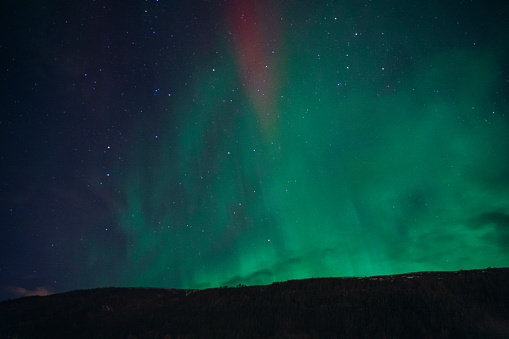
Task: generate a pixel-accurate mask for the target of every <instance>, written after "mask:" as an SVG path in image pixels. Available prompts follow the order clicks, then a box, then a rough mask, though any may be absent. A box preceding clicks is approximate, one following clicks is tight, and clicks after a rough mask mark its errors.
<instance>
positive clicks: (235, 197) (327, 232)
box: [118, 30, 509, 288]
mask: <svg viewBox="0 0 509 339" xmlns="http://www.w3.org/2000/svg"><path fill="white" fill-rule="evenodd" d="M300 33H302V32H300ZM295 34H297V33H295ZM319 34H320V32H319V31H318V30H317V31H312V32H310V36H309V38H308V39H306V40H305V41H303V42H301V43H296V41H299V39H298V37H297V36H292V33H290V32H286V37H285V39H286V44H285V45H284V46H281V49H280V50H281V53H282V54H283V55H280V56H279V57H278V58H279V59H278V60H280V61H279V62H280V63H281V65H280V67H281V69H282V71H280V72H279V73H280V76H281V79H279V83H280V86H279V88H278V93H277V95H275V97H276V98H277V102H275V103H274V105H273V106H274V107H277V112H274V114H277V115H278V118H277V119H275V124H276V125H274V126H272V128H273V132H271V133H270V135H269V134H267V133H265V132H264V131H263V129H262V128H261V127H260V124H259V123H258V122H257V115H256V114H255V112H254V108H253V105H252V104H250V101H249V100H248V98H246V93H244V92H243V88H242V86H239V85H238V81H237V79H236V76H237V75H236V70H235V66H234V63H235V61H234V60H232V59H230V58H232V57H231V56H230V57H228V56H227V55H229V51H228V50H227V49H225V50H223V51H221V54H222V55H224V56H225V57H224V59H221V60H219V59H214V60H213V61H214V62H216V63H215V64H214V65H212V62H211V61H209V60H203V64H201V65H199V67H197V68H196V73H195V74H193V79H195V80H194V82H192V83H190V84H189V86H187V87H186V90H183V91H181V92H180V93H177V94H174V95H172V98H171V100H170V99H168V108H167V109H168V111H171V112H173V115H172V116H178V117H179V118H178V119H176V120H175V118H173V119H174V120H172V121H169V120H166V119H162V121H161V125H160V126H159V128H160V130H161V131H162V132H161V133H160V134H159V135H158V138H157V139H156V140H146V141H144V142H141V143H140V144H138V145H137V147H138V149H133V150H132V154H131V157H132V160H131V165H130V168H129V169H130V171H129V173H128V176H127V180H126V182H124V183H121V184H120V185H121V186H122V187H123V188H124V189H123V192H124V194H125V195H126V197H125V199H126V202H125V204H124V206H123V207H121V208H119V211H118V220H119V225H120V230H121V232H122V233H123V234H125V236H126V239H127V242H126V255H125V262H124V266H123V270H124V271H125V273H124V277H123V281H122V283H123V284H124V285H129V286H159V287H181V288H204V287H214V286H221V285H230V286H232V285H236V284H238V283H242V284H248V285H249V284H269V283H271V282H273V281H282V280H288V279H300V278H309V277H322V276H367V275H378V274H393V273H403V272H410V271H428V270H457V269H471V268H483V267H487V266H494V267H497V266H507V264H508V262H509V261H508V259H509V254H508V252H507V250H506V249H507V244H508V243H509V226H508V221H507V215H508V214H509V194H508V193H507V184H508V182H507V179H505V178H506V176H507V173H508V171H507V170H508V169H509V158H508V157H507V149H509V138H508V137H507V130H508V125H507V118H506V117H505V116H504V114H507V113H508V111H507V107H500V106H498V108H496V109H492V102H493V99H492V96H493V93H494V90H493V88H494V86H496V84H497V71H496V70H497V67H499V66H500V65H499V61H498V60H497V59H496V57H492V56H490V53H489V51H488V52H486V53H482V54H481V53H477V52H473V51H471V50H457V49H456V50H451V51H446V52H443V51H442V52H441V53H437V54H435V55H423V56H419V59H417V58H416V59H417V60H413V61H412V64H411V65H405V66H403V67H405V68H404V69H403V70H400V73H397V74H396V73H395V72H396V71H394V70H392V69H391V66H390V64H389V61H390V60H392V59H391V56H389V57H387V58H383V57H380V58H375V57H373V55H370V54H364V53H363V51H366V46H369V41H368V42H364V45H363V43H362V42H360V41H362V40H361V39H362V38H358V40H357V41H354V38H351V39H352V44H351V45H352V46H351V47H350V50H347V48H346V47H345V46H346V43H342V44H340V45H339V44H338V45H331V44H330V42H329V41H328V40H324V39H321V38H318V35H319ZM330 39H332V38H330ZM338 39H339V38H338ZM366 39H367V38H366ZM339 40H340V41H343V40H341V39H339ZM354 44H357V45H355V46H354ZM318 54H320V56H318ZM346 54H349V56H348V57H347V56H346ZM212 66H213V67H214V69H215V71H214V72H211V71H210V70H211V69H212ZM347 67H348V69H347ZM382 67H384V70H382ZM391 72H394V73H393V74H391ZM338 84H339V85H338ZM387 86H389V87H387ZM175 98H176V99H175ZM230 100H231V101H230ZM494 110H496V111H495V112H493V111H494ZM268 135H269V136H268ZM504 185H505V186H504Z"/></svg>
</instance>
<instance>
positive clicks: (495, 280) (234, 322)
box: [0, 268, 509, 339]
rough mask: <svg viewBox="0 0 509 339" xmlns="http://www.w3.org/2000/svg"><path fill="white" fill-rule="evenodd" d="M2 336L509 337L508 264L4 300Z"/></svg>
mask: <svg viewBox="0 0 509 339" xmlns="http://www.w3.org/2000/svg"><path fill="white" fill-rule="evenodd" d="M0 337H1V338H42V337H48V338H50V337H51V338H165V339H167V338H345V337H346V338H411V337H413V338H509V268H498V269H491V268H488V269H482V270H471V271H457V272H420V273H409V274H401V275H391V276H377V277H366V278H316V279H305V280H291V281H286V282H277V283H273V284H271V285H266V286H242V285H239V286H237V287H222V288H215V289H206V290H178V289H156V288H100V289H94V290H79V291H73V292H68V293H63V294H56V295H51V296H46V297H26V298H20V299H16V300H8V301H4V302H2V303H0Z"/></svg>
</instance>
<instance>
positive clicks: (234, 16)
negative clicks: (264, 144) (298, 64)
mask: <svg viewBox="0 0 509 339" xmlns="http://www.w3.org/2000/svg"><path fill="white" fill-rule="evenodd" d="M228 20H229V23H230V27H231V30H232V35H233V41H234V44H235V45H234V48H235V55H236V60H237V68H238V74H239V77H240V79H241V81H242V84H243V86H244V88H245V92H246V95H247V96H248V98H249V100H250V101H251V103H252V105H253V108H254V110H255V112H256V116H257V120H258V122H259V124H260V128H261V129H262V132H263V133H264V134H265V135H266V136H267V135H268V134H271V133H273V132H274V130H275V128H276V126H275V121H276V118H277V115H278V112H277V107H276V105H275V102H274V100H275V98H276V92H277V76H276V65H275V61H276V53H275V49H276V45H277V43H278V41H277V39H276V35H277V32H278V29H277V28H278V25H277V24H278V22H277V15H275V14H274V13H273V12H271V13H268V11H266V10H265V11H264V10H263V8H261V7H260V5H256V4H255V2H253V1H249V0H239V1H235V2H233V3H232V4H231V5H230V7H229V11H228Z"/></svg>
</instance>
